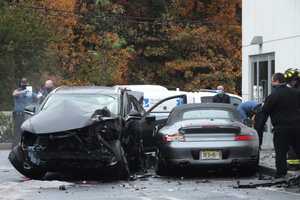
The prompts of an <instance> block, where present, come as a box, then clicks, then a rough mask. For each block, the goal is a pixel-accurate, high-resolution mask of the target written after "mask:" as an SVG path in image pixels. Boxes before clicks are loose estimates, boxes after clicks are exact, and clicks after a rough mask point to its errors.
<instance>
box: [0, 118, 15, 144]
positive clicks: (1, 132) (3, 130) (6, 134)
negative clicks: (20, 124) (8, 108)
mask: <svg viewBox="0 0 300 200" xmlns="http://www.w3.org/2000/svg"><path fill="white" fill-rule="evenodd" d="M13 138H14V135H13V123H12V116H11V115H7V114H4V113H1V112H0V143H2V142H12V141H13Z"/></svg>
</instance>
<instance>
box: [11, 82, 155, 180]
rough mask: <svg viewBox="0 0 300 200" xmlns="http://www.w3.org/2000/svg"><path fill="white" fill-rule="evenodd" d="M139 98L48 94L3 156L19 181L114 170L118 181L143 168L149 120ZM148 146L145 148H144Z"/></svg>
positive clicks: (74, 91)
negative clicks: (60, 174)
mask: <svg viewBox="0 0 300 200" xmlns="http://www.w3.org/2000/svg"><path fill="white" fill-rule="evenodd" d="M141 101H142V94H140V93H137V92H133V91H128V90H122V89H118V88H114V87H62V88H58V89H56V90H55V91H53V92H52V93H51V94H50V95H49V96H48V97H47V98H46V99H45V101H44V102H43V103H42V104H41V105H40V106H39V108H38V109H37V110H35V108H34V107H28V108H27V110H26V112H27V113H29V114H31V115H33V116H31V117H29V119H27V120H26V121H25V122H24V123H23V125H22V135H21V141H20V143H19V145H18V146H16V147H15V148H14V149H13V150H12V152H11V153H10V155H9V160H10V162H11V163H12V164H13V166H14V167H15V168H16V169H17V170H18V171H19V172H20V173H21V174H23V175H25V176H27V177H29V178H33V179H40V178H42V177H43V176H44V175H45V174H46V172H49V171H50V172H70V171H74V172H75V171H76V172H77V171H80V172H91V171H96V172H97V171H98V172H99V171H100V169H107V168H110V169H115V170H114V173H113V174H114V175H115V176H117V177H118V178H127V177H128V176H129V174H130V171H135V170H138V169H139V168H141V167H142V164H143V157H144V156H143V153H144V148H146V147H145V144H146V145H147V146H148V147H149V145H150V146H151V145H152V144H151V141H152V140H151V138H152V137H153V132H154V127H155V117H154V116H151V115H150V113H149V112H145V111H144V109H143V107H142V105H141V103H140V102H141ZM149 141H150V143H149Z"/></svg>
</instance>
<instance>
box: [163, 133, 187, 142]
mask: <svg viewBox="0 0 300 200" xmlns="http://www.w3.org/2000/svg"><path fill="white" fill-rule="evenodd" d="M162 139H163V141H164V142H184V141H185V136H184V135H183V134H181V133H175V134H172V135H164V136H163V138H162Z"/></svg>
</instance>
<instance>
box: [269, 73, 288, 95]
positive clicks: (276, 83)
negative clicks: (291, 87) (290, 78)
mask: <svg viewBox="0 0 300 200" xmlns="http://www.w3.org/2000/svg"><path fill="white" fill-rule="evenodd" d="M271 85H272V91H271V92H274V91H275V90H276V89H278V88H280V87H285V85H286V83H285V78H284V74H283V73H279V72H278V73H275V74H273V76H272V82H271Z"/></svg>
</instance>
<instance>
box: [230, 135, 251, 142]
mask: <svg viewBox="0 0 300 200" xmlns="http://www.w3.org/2000/svg"><path fill="white" fill-rule="evenodd" d="M254 139H255V137H254V136H253V135H236V136H235V138H234V140H235V141H249V140H254Z"/></svg>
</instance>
